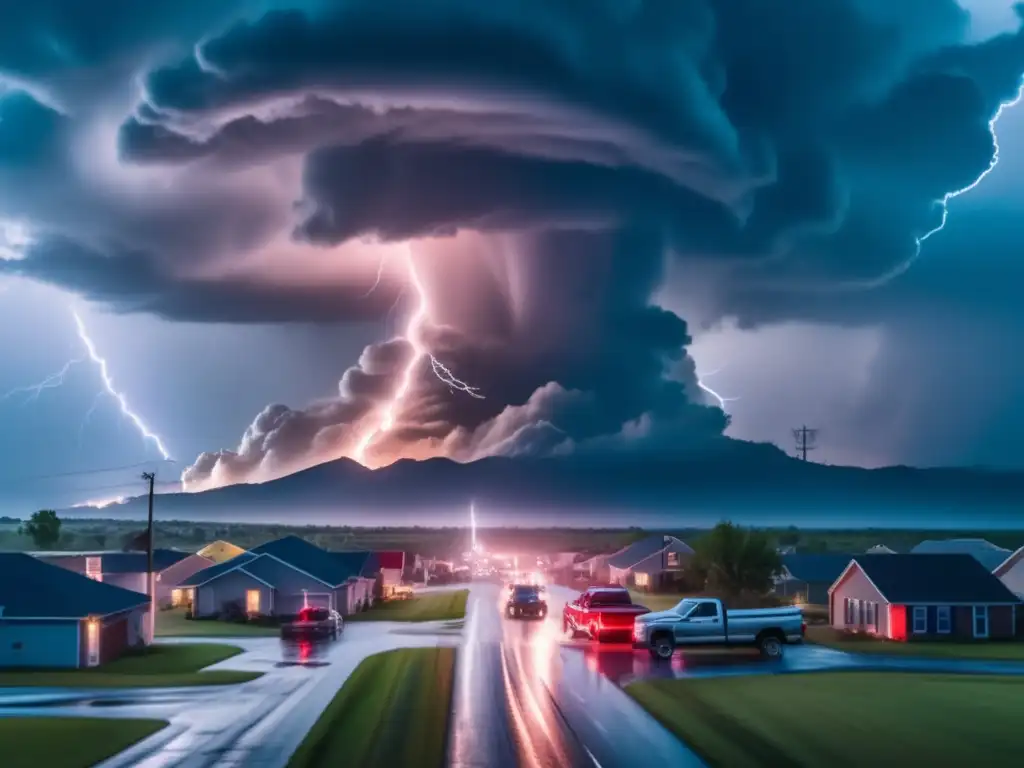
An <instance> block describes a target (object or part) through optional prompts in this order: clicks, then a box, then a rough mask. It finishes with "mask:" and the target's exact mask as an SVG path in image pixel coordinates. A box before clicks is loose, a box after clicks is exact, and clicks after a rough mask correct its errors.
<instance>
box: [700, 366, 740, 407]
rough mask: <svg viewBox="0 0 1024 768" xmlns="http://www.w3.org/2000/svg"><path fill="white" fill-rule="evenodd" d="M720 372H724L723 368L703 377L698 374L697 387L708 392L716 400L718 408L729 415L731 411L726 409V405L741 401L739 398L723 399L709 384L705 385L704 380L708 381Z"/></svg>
mask: <svg viewBox="0 0 1024 768" xmlns="http://www.w3.org/2000/svg"><path fill="white" fill-rule="evenodd" d="M720 370H722V369H721V368H716V369H715V370H713V371H711V373H705V374H704V375H703V376H701V375H700V374H699V373H698V374H697V386H698V387H700V388H701V389H702V390H704V391H705V392H707V393H708V394H709V395H711V396H712V397H713V398H715V400H716V401H717V402H718V407H719V408H721V409H722V410H723V411H725V412H726V413H728V412H729V409H728V408H726V407H725V406H726V403H735V402H736V401H737V400H739V398H738V397H723V396H722V395H720V394H718V393H717V392H716V391H715V390H713V389H712V388H711V387H709V386H708V385H707V384H705V383H704V379H707V378H710V377H712V376H714V375H715V374H716V373H718V372H719V371H720Z"/></svg>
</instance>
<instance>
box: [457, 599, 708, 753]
mask: <svg viewBox="0 0 1024 768" xmlns="http://www.w3.org/2000/svg"><path fill="white" fill-rule="evenodd" d="M575 594H576V593H574V592H572V591H571V590H568V589H564V588H561V587H550V588H549V589H548V591H547V595H546V598H547V601H548V607H549V614H548V617H547V618H546V619H544V620H510V619H505V618H503V613H502V609H503V607H504V601H505V597H506V590H505V589H504V588H502V587H501V586H499V585H496V584H474V585H473V587H472V589H471V592H470V605H469V607H468V616H469V618H468V620H467V623H466V630H465V637H464V640H463V647H462V650H461V652H460V656H459V662H458V667H457V669H456V689H455V717H454V718H453V721H452V731H451V734H450V740H449V745H450V747H449V765H451V766H453V768H470V767H472V768H479V767H481V766H492V767H493V768H506V767H508V768H511V767H512V766H516V767H518V766H523V767H524V768H549V767H551V768H556V767H557V768H561V767H562V766H567V767H575V766H589V767H590V768H594V767H595V766H597V767H598V768H617V767H618V766H635V765H636V764H637V756H638V755H643V756H644V762H645V763H646V762H655V763H657V762H662V764H665V765H672V766H680V767H681V768H685V767H687V766H699V765H702V763H701V761H700V760H699V759H698V758H697V757H696V756H695V755H693V754H692V753H691V752H690V751H689V750H688V749H687V748H686V747H685V746H683V745H682V744H680V743H679V741H678V740H677V739H676V738H675V737H674V736H672V735H671V734H670V733H669V732H668V731H666V730H665V729H664V728H662V727H661V726H660V725H658V723H657V722H655V721H654V720H653V719H652V718H651V717H650V716H649V715H647V714H646V713H645V712H644V711H643V710H642V709H641V708H640V707H639V705H637V704H636V703H634V702H633V700H632V699H630V698H629V697H628V696H627V695H626V694H625V693H623V691H622V690H621V689H620V688H619V686H618V685H617V684H616V682H615V679H614V678H615V677H616V676H615V675H612V676H606V675H605V674H603V672H604V671H605V670H604V668H603V667H604V664H603V662H602V661H601V660H602V658H605V657H607V658H609V659H610V658H613V657H614V658H616V659H618V663H619V664H621V663H623V662H625V661H626V660H627V659H629V660H631V662H630V663H632V660H634V659H636V658H639V657H640V655H639V654H634V653H633V652H632V649H630V648H628V647H626V646H602V647H601V649H600V650H599V651H597V650H595V649H592V648H591V647H590V644H589V643H585V642H580V643H574V642H566V641H565V640H564V637H563V635H562V625H561V618H562V606H563V605H564V604H565V601H566V599H569V598H571V597H572V596H574V595H575ZM631 671H632V670H631Z"/></svg>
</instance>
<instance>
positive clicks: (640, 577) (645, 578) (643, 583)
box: [634, 573, 651, 587]
mask: <svg viewBox="0 0 1024 768" xmlns="http://www.w3.org/2000/svg"><path fill="white" fill-rule="evenodd" d="M634 581H636V585H637V586H638V587H648V586H650V584H651V577H650V576H649V575H648V574H646V573H637V574H634Z"/></svg>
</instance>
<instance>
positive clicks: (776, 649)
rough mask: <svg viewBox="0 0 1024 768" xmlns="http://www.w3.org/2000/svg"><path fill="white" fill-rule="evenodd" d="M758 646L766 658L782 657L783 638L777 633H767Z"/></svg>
mask: <svg viewBox="0 0 1024 768" xmlns="http://www.w3.org/2000/svg"><path fill="white" fill-rule="evenodd" d="M757 647H758V648H759V649H760V651H761V656H762V657H763V658H765V659H770V660H772V661H778V660H779V659H781V658H782V654H783V649H782V640H780V639H779V638H778V636H776V635H765V636H764V637H762V638H761V639H760V640H759V641H758V644H757Z"/></svg>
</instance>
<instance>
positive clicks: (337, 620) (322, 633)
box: [281, 608, 343, 640]
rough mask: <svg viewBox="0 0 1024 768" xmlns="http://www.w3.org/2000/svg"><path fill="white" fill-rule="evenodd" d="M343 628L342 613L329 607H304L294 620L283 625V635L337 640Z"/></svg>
mask: <svg viewBox="0 0 1024 768" xmlns="http://www.w3.org/2000/svg"><path fill="white" fill-rule="evenodd" d="M342 628H343V625H342V619H341V614H339V613H338V612H337V611H332V610H330V609H329V608H303V609H302V610H301V611H299V615H298V616H296V617H295V620H294V621H290V622H288V623H287V624H282V625H281V637H289V638H290V637H294V638H302V639H312V638H326V637H329V638H331V639H332V640H337V639H338V635H340V634H341V630H342Z"/></svg>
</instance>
